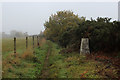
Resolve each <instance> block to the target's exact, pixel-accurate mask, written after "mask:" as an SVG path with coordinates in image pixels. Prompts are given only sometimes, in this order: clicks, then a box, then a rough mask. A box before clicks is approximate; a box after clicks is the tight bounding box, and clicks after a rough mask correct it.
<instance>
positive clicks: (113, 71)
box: [2, 38, 119, 78]
mask: <svg viewBox="0 0 120 80" xmlns="http://www.w3.org/2000/svg"><path fill="white" fill-rule="evenodd" d="M29 40H30V41H29V47H28V49H25V39H18V41H17V44H18V45H17V49H18V50H17V56H16V57H14V56H13V55H12V53H13V51H12V50H13V47H12V46H11V45H12V44H13V40H12V39H7V40H4V41H3V45H2V46H3V69H2V70H3V75H2V76H3V78H118V76H119V74H118V71H119V69H118V68H116V67H115V66H113V65H112V64H111V63H103V62H104V61H105V60H102V61H99V60H98V61H97V60H96V59H98V58H96V59H94V58H92V57H91V56H89V55H88V56H85V55H79V53H76V52H73V53H60V50H61V49H62V48H61V47H60V46H58V45H57V44H55V43H53V42H51V41H48V40H47V41H46V40H45V39H44V38H42V39H41V40H40V47H38V48H37V46H36V48H35V49H34V51H35V53H33V48H32V44H30V42H31V43H32V39H29ZM7 44H8V45H7ZM23 45H24V46H23ZM22 46H23V47H22Z"/></svg>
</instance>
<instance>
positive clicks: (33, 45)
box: [33, 36, 34, 49]
mask: <svg viewBox="0 0 120 80" xmlns="http://www.w3.org/2000/svg"><path fill="white" fill-rule="evenodd" d="M33 49H34V36H33Z"/></svg>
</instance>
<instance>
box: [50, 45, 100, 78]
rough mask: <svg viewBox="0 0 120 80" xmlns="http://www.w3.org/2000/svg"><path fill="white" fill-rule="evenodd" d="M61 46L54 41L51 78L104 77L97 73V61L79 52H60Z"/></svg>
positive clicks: (51, 56)
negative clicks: (88, 58)
mask: <svg viewBox="0 0 120 80" xmlns="http://www.w3.org/2000/svg"><path fill="white" fill-rule="evenodd" d="M59 51H60V48H59V46H58V45H56V44H54V43H52V52H51V54H50V56H49V76H48V77H49V78H102V76H100V75H97V74H95V70H96V64H99V63H96V62H95V61H92V60H87V59H86V56H84V55H79V53H70V54H65V53H64V54H59Z"/></svg>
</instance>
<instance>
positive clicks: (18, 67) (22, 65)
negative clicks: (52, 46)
mask: <svg viewBox="0 0 120 80" xmlns="http://www.w3.org/2000/svg"><path fill="white" fill-rule="evenodd" d="M6 41H7V40H6ZM18 41H19V45H18V47H19V48H18V50H21V51H23V53H17V56H16V57H14V56H13V55H11V54H10V53H9V52H7V51H3V52H4V53H5V52H6V54H7V56H6V55H3V57H4V59H3V65H2V66H3V68H2V70H3V75H2V77H3V78H37V75H40V73H41V70H42V68H43V65H44V59H45V56H46V53H47V50H48V44H46V43H45V44H44V45H43V46H41V47H40V48H35V49H34V51H35V53H34V54H33V49H32V48H31V47H30V46H29V48H28V49H27V50H26V49H24V50H23V48H22V46H21V45H20V43H21V44H23V43H24V42H21V41H24V39H19V40H18ZM8 42H10V41H9V40H8ZM9 44H11V43H9ZM3 45H4V46H5V45H6V44H5V43H4V44H3ZM8 46H9V45H8ZM8 46H5V47H6V48H7V47H8ZM4 50H5V49H4ZM6 50H7V49H6ZM8 51H12V48H11V49H9V50H8Z"/></svg>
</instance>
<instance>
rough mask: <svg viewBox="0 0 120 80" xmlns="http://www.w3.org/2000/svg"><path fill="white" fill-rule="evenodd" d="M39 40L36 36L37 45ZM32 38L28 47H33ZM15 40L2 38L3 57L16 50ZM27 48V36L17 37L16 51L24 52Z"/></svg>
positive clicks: (29, 39)
mask: <svg viewBox="0 0 120 80" xmlns="http://www.w3.org/2000/svg"><path fill="white" fill-rule="evenodd" d="M36 42H37V40H36V38H35V46H37V43H36ZM32 43H33V42H32V38H31V37H29V38H28V47H31V48H32ZM13 50H14V40H13V38H5V39H4V38H3V39H2V56H3V59H4V58H6V56H8V54H12V53H13V52H14V51H13ZM25 50H26V39H25V38H17V39H16V52H17V53H19V54H22V53H23V52H24V51H25Z"/></svg>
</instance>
